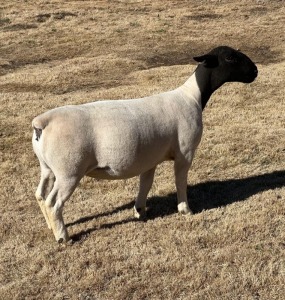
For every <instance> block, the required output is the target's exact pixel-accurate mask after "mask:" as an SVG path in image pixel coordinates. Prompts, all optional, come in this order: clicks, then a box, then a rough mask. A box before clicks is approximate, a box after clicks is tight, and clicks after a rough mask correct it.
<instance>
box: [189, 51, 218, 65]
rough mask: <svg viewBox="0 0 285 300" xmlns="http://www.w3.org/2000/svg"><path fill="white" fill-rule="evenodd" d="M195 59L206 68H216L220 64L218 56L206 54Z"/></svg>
mask: <svg viewBox="0 0 285 300" xmlns="http://www.w3.org/2000/svg"><path fill="white" fill-rule="evenodd" d="M193 59H194V60H195V61H197V62H200V63H203V65H204V66H205V67H206V68H215V67H217V66H218V64H219V60H218V57H217V56H216V55H211V54H205V55H202V56H195V57H193Z"/></svg>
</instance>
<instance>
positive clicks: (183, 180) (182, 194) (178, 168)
mask: <svg viewBox="0 0 285 300" xmlns="http://www.w3.org/2000/svg"><path fill="white" fill-rule="evenodd" d="M191 162H192V159H191V160H190V162H189V161H188V160H184V159H183V160H175V162H174V171H175V185H176V189H177V200H178V212H180V213H182V214H191V213H192V212H191V210H190V208H189V205H188V201H187V175H188V170H189V168H190V166H191Z"/></svg>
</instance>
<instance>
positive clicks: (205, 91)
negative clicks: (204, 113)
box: [194, 46, 258, 108]
mask: <svg viewBox="0 0 285 300" xmlns="http://www.w3.org/2000/svg"><path fill="white" fill-rule="evenodd" d="M194 60H196V61H197V62H200V64H199V66H198V68H197V69H196V71H195V74H196V79H197V84H198V85H199V88H200V90H201V93H202V106H203V108H204V107H205V105H206V103H207V101H208V100H209V98H210V96H211V94H212V93H213V92H214V91H215V90H216V89H218V88H219V87H220V86H221V85H223V84H224V83H226V82H243V83H250V82H253V81H254V79H255V78H256V77H257V74H258V71H257V67H256V65H255V64H254V63H253V62H252V60H251V59H250V58H249V57H247V56H246V55H245V54H243V53H242V52H240V51H237V50H234V49H232V48H230V47H227V46H220V47H217V48H215V49H213V50H211V51H210V52H209V53H207V54H205V55H202V56H196V57H194Z"/></svg>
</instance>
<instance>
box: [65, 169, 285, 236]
mask: <svg viewBox="0 0 285 300" xmlns="http://www.w3.org/2000/svg"><path fill="white" fill-rule="evenodd" d="M283 186H285V171H274V172H272V173H266V174H261V175H256V176H252V177H247V178H242V179H228V180H223V181H219V180H216V181H206V182H201V183H198V184H195V185H188V187H187V196H188V199H189V206H190V209H191V210H192V211H193V213H194V214H197V213H200V212H201V211H203V210H209V209H213V208H217V207H221V206H226V205H229V204H231V203H234V202H239V201H244V200H246V199H248V198H249V197H250V196H253V195H255V194H258V193H260V192H263V191H267V190H271V189H276V188H281V187H283ZM133 206H134V201H131V202H129V203H127V204H124V205H122V206H119V207H117V208H116V209H114V210H112V211H107V212H104V213H101V214H96V215H91V216H87V217H83V218H80V219H78V220H76V221H74V222H72V223H69V224H67V226H73V225H76V224H81V223H85V222H89V221H91V220H93V219H95V218H99V217H103V216H108V215H112V214H115V213H117V212H119V211H121V210H125V209H132V207H133ZM176 212H177V199H176V193H170V194H168V195H166V196H154V197H150V198H149V199H148V200H147V218H146V220H145V221H147V220H153V219H156V218H158V217H164V216H168V215H172V214H174V213H176ZM134 221H138V220H137V219H134V218H129V219H126V220H123V221H118V222H113V223H108V224H103V225H101V226H100V229H103V228H112V227H113V226H117V225H122V224H126V223H129V222H134ZM95 230H97V228H90V229H87V230H84V231H81V232H79V233H77V234H75V235H73V236H72V239H73V240H74V241H78V240H81V238H82V237H83V236H85V235H87V234H89V233H91V232H93V231H95Z"/></svg>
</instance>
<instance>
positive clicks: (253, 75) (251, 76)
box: [244, 69, 258, 83]
mask: <svg viewBox="0 0 285 300" xmlns="http://www.w3.org/2000/svg"><path fill="white" fill-rule="evenodd" d="M257 75H258V71H257V69H256V70H254V71H253V72H252V73H251V74H249V75H247V76H246V77H245V79H244V83H251V82H253V81H254V80H255V79H256V77H257Z"/></svg>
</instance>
